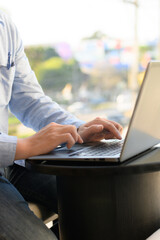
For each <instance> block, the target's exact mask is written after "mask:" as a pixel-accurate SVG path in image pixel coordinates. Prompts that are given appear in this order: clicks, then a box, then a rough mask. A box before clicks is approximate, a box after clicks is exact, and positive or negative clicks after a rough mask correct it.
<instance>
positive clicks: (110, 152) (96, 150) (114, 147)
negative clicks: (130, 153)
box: [69, 140, 124, 157]
mask: <svg viewBox="0 0 160 240" xmlns="http://www.w3.org/2000/svg"><path fill="white" fill-rule="evenodd" d="M123 143H124V140H112V141H108V142H107V141H106V142H99V143H97V142H96V143H93V144H91V146H88V145H84V144H83V145H80V146H79V147H80V148H79V149H78V148H77V150H76V151H73V152H72V153H70V154H69V156H74V155H78V156H94V157H95V156H115V155H120V153H121V150H122V146H123Z"/></svg>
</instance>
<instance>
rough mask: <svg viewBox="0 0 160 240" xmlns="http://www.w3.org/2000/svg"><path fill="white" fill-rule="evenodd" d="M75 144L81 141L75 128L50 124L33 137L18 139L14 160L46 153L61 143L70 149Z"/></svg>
mask: <svg viewBox="0 0 160 240" xmlns="http://www.w3.org/2000/svg"><path fill="white" fill-rule="evenodd" d="M76 142H78V143H82V142H83V140H82V138H81V137H80V135H79V134H78V133H77V128H76V127H75V126H73V125H60V124H56V123H50V124H48V125H47V126H46V127H44V128H42V129H41V130H40V131H39V132H37V133H36V134H34V135H33V136H31V137H28V138H24V139H18V141H17V148H16V155H15V160H18V159H25V158H28V157H31V156H35V155H39V154H45V153H48V152H50V151H51V150H53V149H54V148H56V147H57V146H58V145H60V144H62V143H66V145H67V148H71V147H72V146H73V145H74V144H75V143H76Z"/></svg>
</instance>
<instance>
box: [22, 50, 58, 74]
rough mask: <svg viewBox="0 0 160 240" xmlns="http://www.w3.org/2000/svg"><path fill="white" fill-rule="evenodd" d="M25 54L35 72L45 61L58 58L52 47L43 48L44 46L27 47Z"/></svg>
mask: <svg viewBox="0 0 160 240" xmlns="http://www.w3.org/2000/svg"><path fill="white" fill-rule="evenodd" d="M25 53H26V55H27V57H28V59H29V62H30V65H31V67H32V69H33V70H35V68H36V67H37V66H38V65H39V64H40V63H41V62H43V61H45V60H47V59H49V58H51V57H58V56H59V55H58V53H57V52H56V50H55V49H54V48H52V47H43V46H35V47H26V48H25Z"/></svg>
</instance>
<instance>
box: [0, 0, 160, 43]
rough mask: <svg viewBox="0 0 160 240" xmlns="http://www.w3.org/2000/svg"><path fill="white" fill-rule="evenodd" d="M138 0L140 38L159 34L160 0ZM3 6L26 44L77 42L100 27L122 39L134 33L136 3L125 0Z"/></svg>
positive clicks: (7, 2)
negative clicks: (125, 0) (125, 1)
mask: <svg viewBox="0 0 160 240" xmlns="http://www.w3.org/2000/svg"><path fill="white" fill-rule="evenodd" d="M130 1H132V2H133V1H134V0H130ZM139 2H140V6H139V17H138V21H139V25H138V28H139V29H138V32H139V39H140V40H141V41H142V40H145V41H146V40H147V41H148V40H153V39H155V38H158V36H159V32H160V30H159V29H160V24H159V23H160V20H159V12H160V0H139ZM0 8H1V9H5V11H7V12H8V13H9V14H10V15H11V17H12V19H13V21H14V22H15V23H16V25H17V27H18V29H19V32H20V34H21V36H22V39H23V42H24V44H25V45H30V44H48V43H55V42H58V41H66V42H68V43H70V44H71V45H73V46H74V45H77V44H78V43H79V42H80V40H81V39H82V38H84V37H88V36H90V35H92V34H93V33H94V32H95V31H97V30H98V31H99V30H100V31H102V32H104V33H105V34H107V35H109V36H110V37H117V38H121V39H132V38H133V36H134V9H135V7H134V5H133V4H129V3H124V1H123V0H44V1H40V0H26V1H24V0H14V1H13V0H1V1H0Z"/></svg>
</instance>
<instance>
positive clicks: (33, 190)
mask: <svg viewBox="0 0 160 240" xmlns="http://www.w3.org/2000/svg"><path fill="white" fill-rule="evenodd" d="M5 176H6V178H7V179H8V180H9V181H10V182H11V183H12V184H13V185H14V186H15V187H16V188H17V190H18V191H19V192H20V193H21V194H22V196H23V197H24V199H25V200H26V201H28V202H33V203H39V204H42V205H43V206H46V207H47V208H49V209H50V210H52V211H53V212H55V213H57V211H58V210H57V209H58V207H57V188H56V177H55V176H53V175H47V174H41V173H37V172H32V171H29V170H28V169H26V168H25V167H21V166H19V165H17V164H14V165H13V166H11V167H8V168H7V169H6V175H5Z"/></svg>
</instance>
